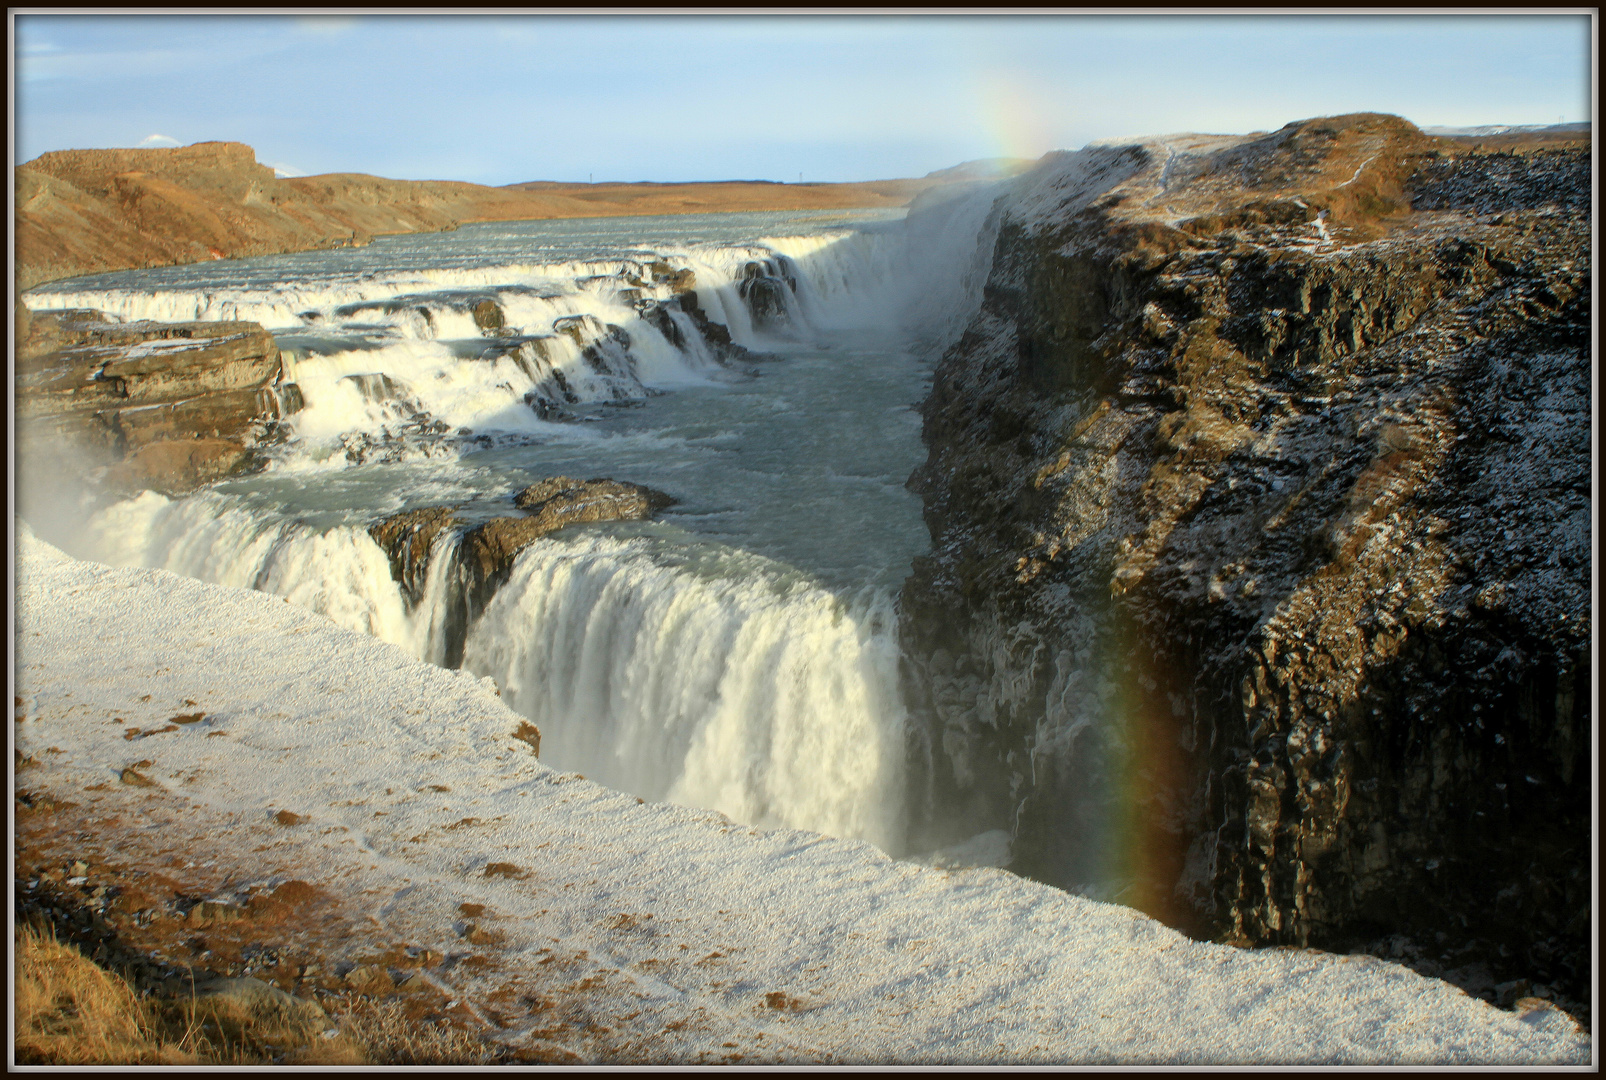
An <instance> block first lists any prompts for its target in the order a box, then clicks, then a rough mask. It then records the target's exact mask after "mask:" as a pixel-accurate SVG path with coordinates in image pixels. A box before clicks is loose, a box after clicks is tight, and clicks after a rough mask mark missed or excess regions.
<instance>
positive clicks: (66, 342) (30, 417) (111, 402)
mask: <svg viewBox="0 0 1606 1080" xmlns="http://www.w3.org/2000/svg"><path fill="white" fill-rule="evenodd" d="M29 326H30V329H29V336H28V339H27V340H26V341H25V342H24V343H23V345H22V346H21V347H20V348H19V349H18V351H17V379H16V388H17V420H18V432H17V434H18V440H19V444H18V448H19V454H20V455H21V456H22V457H23V458H25V459H26V458H30V457H31V458H39V459H44V458H47V457H48V458H54V459H61V458H63V457H65V459H66V460H68V461H69V462H72V463H74V464H75V465H76V466H77V469H78V470H79V471H83V472H86V473H95V475H96V476H97V477H98V479H99V481H100V482H101V483H102V484H104V485H106V486H108V487H109V488H112V489H114V490H118V491H129V490H139V489H142V488H152V489H155V490H159V491H164V492H167V493H170V494H175V493H182V492H186V491H190V490H193V489H194V488H195V487H198V486H200V485H202V484H207V483H211V482H213V481H216V480H219V479H223V478H225V477H228V476H232V475H236V474H238V473H240V472H242V471H246V470H250V469H254V468H258V467H260V465H261V460H260V459H259V457H258V456H257V455H256V454H255V453H254V451H253V448H254V446H255V445H256V443H257V442H258V440H259V438H260V437H261V436H262V435H263V434H264V432H265V430H266V428H267V427H268V426H271V424H272V423H273V422H274V421H276V420H277V419H279V418H280V417H282V416H284V415H287V414H288V413H289V412H291V411H293V410H294V408H295V403H296V399H297V398H298V397H299V395H281V394H279V393H278V391H277V388H276V384H277V383H278V381H279V380H280V378H281V376H282V368H281V365H280V359H279V350H278V347H277V346H276V345H275V344H274V341H273V337H272V335H271V334H269V333H268V332H267V331H266V330H264V329H263V328H262V327H260V326H258V325H257V324H255V323H244V322H192V323H156V322H130V323H122V322H116V321H113V320H112V319H111V318H110V317H109V316H107V315H105V314H104V313H102V312H88V311H81V310H74V311H42V312H37V313H34V314H33V315H32V316H31V317H30V319H29ZM95 470H99V472H98V473H96V472H95Z"/></svg>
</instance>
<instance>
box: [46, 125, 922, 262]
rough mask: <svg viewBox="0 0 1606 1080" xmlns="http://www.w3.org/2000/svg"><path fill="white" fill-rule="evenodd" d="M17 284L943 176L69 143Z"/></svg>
mask: <svg viewBox="0 0 1606 1080" xmlns="http://www.w3.org/2000/svg"><path fill="white" fill-rule="evenodd" d="M15 176H16V203H15V222H16V247H15V259H16V271H17V288H18V289H19V290H22V289H29V288H32V287H33V286H35V285H39V284H41V283H43V282H46V281H54V280H57V279H60V278H66V277H77V276H79V275H82V274H92V273H100V272H103V271H108V270H124V269H130V268H134V267H144V266H169V265H174V264H179V263H191V262H199V261H202V260H206V259H212V258H239V257H244V256H251V255H268V254H277V253H280V252H286V251H305V250H308V249H312V248H323V247H337V246H342V245H348V244H363V243H366V242H367V241H368V239H369V238H371V237H374V236H378V235H382V234H387V233H413V232H433V231H437V230H441V229H451V228H455V227H456V226H458V225H459V224H463V223H467V222H475V221H520V220H529V219H539V218H576V217H613V216H621V215H631V214H684V213H710V212H718V211H731V210H814V209H830V210H837V209H849V208H860V207H888V206H902V205H904V204H906V203H908V202H909V201H910V200H911V199H912V198H913V197H914V196H915V195H916V194H918V193H919V192H920V191H922V190H923V189H925V188H928V187H931V186H932V185H933V183H940V182H941V181H940V180H933V179H931V178H926V179H919V180H881V181H874V182H871V183H863V184H777V183H773V182H768V181H763V182H761V181H724V182H717V183H697V184H645V183H643V184H559V183H547V182H541V181H537V182H533V183H526V184H513V185H510V186H508V187H487V186H484V185H480V184H467V183H461V182H457V181H449V180H387V179H384V178H382V177H378V176H367V175H363V174H360V173H329V174H325V175H322V176H302V177H279V176H276V175H274V171H273V169H271V168H269V167H268V166H266V165H262V164H260V163H258V161H257V159H256V153H255V151H253V150H252V149H251V147H249V146H246V145H244V144H243V143H236V142H205V143H196V144H195V145H193V146H184V147H173V148H156V149H126V150H59V151H54V152H52V153H48V154H42V155H40V156H39V157H37V158H35V159H34V160H32V161H29V162H26V163H24V164H22V165H18V166H17V167H16V170H15Z"/></svg>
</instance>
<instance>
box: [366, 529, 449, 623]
mask: <svg viewBox="0 0 1606 1080" xmlns="http://www.w3.org/2000/svg"><path fill="white" fill-rule="evenodd" d="M457 524H458V519H457V517H456V515H455V513H454V512H453V510H452V508H451V507H448V506H427V507H424V508H422V509H419V510H406V511H403V512H402V513H400V514H393V515H391V516H390V517H388V518H386V519H385V520H384V521H381V522H379V523H378V524H377V525H371V526H369V528H368V535H370V536H372V537H373V538H374V542H375V543H376V544H378V545H379V546H380V547H382V548H384V549H385V552H386V553H387V554H388V555H389V556H390V573H391V576H392V577H393V578H395V579H396V581H397V582H399V583H400V584H401V586H402V588H403V589H404V590H405V591H406V593H407V596H408V598H409V599H410V600H411V601H412V602H413V603H415V604H416V603H417V602H418V601H419V600H420V599H421V598H422V597H423V593H424V581H425V579H426V577H427V575H428V573H429V553H430V550H431V548H432V547H433V546H434V543H435V537H437V536H438V535H440V533H441V531H442V530H443V529H450V528H453V527H455V526H456V525H457Z"/></svg>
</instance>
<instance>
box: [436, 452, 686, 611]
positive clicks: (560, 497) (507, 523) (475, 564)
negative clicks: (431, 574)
mask: <svg viewBox="0 0 1606 1080" xmlns="http://www.w3.org/2000/svg"><path fill="white" fill-rule="evenodd" d="M674 502H675V500H674V498H672V497H671V496H669V495H666V494H664V493H663V492H661V491H657V490H655V489H653V488H649V487H643V486H642V485H640V484H629V483H624V482H621V481H618V480H607V479H596V480H575V479H572V478H570V477H567V476H554V477H551V478H549V479H546V480H542V481H540V482H539V483H536V484H531V485H530V486H529V487H527V488H525V489H524V490H523V491H521V492H519V493H518V494H517V495H515V496H514V497H513V504H514V505H515V506H517V507H518V508H519V509H521V510H523V511H524V512H525V514H526V515H527V516H526V517H518V518H512V517H503V518H495V519H493V520H491V521H487V522H485V523H484V524H483V525H476V526H475V527H474V528H472V529H469V530H468V531H467V532H465V533H464V534H463V545H462V549H461V551H460V554H459V559H460V561H461V564H462V568H463V572H464V574H465V581H466V583H467V593H468V597H469V607H470V610H471V612H478V611H480V610H482V609H483V608H484V606H485V603H486V602H487V601H488V600H489V599H490V596H491V594H492V593H493V592H495V591H496V587H497V586H498V585H500V584H501V583H502V582H503V581H505V580H506V579H507V574H508V571H509V570H510V569H511V568H512V566H513V559H514V557H515V556H517V555H518V553H519V552H520V551H522V550H524V548H525V546H526V545H528V544H530V543H531V542H533V541H535V540H539V539H540V538H541V537H543V536H546V535H548V534H549V533H554V532H557V531H558V530H559V529H561V528H564V527H565V526H567V525H580V524H585V523H587V522H596V521H646V520H647V519H649V518H651V517H652V516H653V515H654V514H656V513H657V512H658V511H659V510H662V509H664V508H665V507H668V506H672V505H674Z"/></svg>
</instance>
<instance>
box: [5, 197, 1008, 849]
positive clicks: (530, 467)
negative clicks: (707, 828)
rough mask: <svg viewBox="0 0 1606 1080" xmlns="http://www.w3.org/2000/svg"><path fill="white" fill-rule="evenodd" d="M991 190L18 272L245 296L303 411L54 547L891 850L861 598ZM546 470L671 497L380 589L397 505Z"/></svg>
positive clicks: (586, 755) (523, 480) (140, 305)
mask: <svg viewBox="0 0 1606 1080" xmlns="http://www.w3.org/2000/svg"><path fill="white" fill-rule="evenodd" d="M993 194H995V193H994V192H989V191H972V192H968V193H962V194H960V195H958V197H951V198H949V199H948V200H947V201H946V202H942V203H940V204H939V205H937V206H936V208H935V209H934V210H931V211H929V212H925V213H920V212H917V213H914V214H911V215H910V217H909V218H908V219H907V220H904V219H898V218H896V217H895V216H893V215H887V214H884V213H883V214H880V215H876V214H865V215H860V216H859V220H856V221H843V220H842V216H841V215H838V216H837V220H836V221H830V220H823V221H822V220H818V215H816V216H815V220H810V219H809V218H807V217H804V216H802V215H776V214H734V215H710V216H706V217H701V218H664V219H635V220H633V221H621V220H620V219H609V220H606V221H593V222H572V221H566V222H526V223H513V224H497V225H483V226H465V227H463V228H462V229H460V230H459V231H457V232H454V233H448V234H441V235H435V236H412V237H389V238H381V239H380V240H377V241H375V242H374V243H373V244H372V245H371V246H369V247H367V248H363V249H360V250H355V251H336V252H319V253H304V254H300V255H292V256H279V257H273V258H264V259H254V260H244V261H240V262H237V263H232V264H231V263H222V262H215V263H211V264H204V265H201V266H196V267H176V268H169V269H166V270H161V271H136V272H127V273H123V274H112V275H102V276H100V277H98V278H93V279H79V280H78V281H74V282H67V283H59V284H57V285H54V286H49V287H46V288H44V289H40V290H35V292H33V293H31V294H29V296H28V297H27V298H26V299H27V302H28V303H29V305H30V307H33V308H35V309H41V308H47V307H51V308H61V307H94V308H99V309H101V310H104V311H108V312H111V313H113V314H116V315H119V316H121V317H123V318H130V319H132V318H154V319H163V320H176V319H193V318H244V319H252V320H257V321H261V322H263V323H264V324H265V325H267V326H268V327H269V328H270V329H271V330H273V332H274V334H275V336H276V337H277V338H278V340H279V342H280V345H281V349H282V350H283V352H284V355H285V361H286V362H285V381H286V382H287V383H293V384H294V390H293V391H291V390H289V389H288V388H287V387H286V388H281V393H282V394H284V393H294V394H295V395H296V396H297V397H298V399H299V400H300V401H301V402H304V407H303V408H302V409H301V411H300V412H299V413H297V414H295V416H294V417H293V418H292V421H291V430H290V432H289V434H290V437H289V439H288V440H287V442H286V443H285V444H284V445H283V446H282V447H280V448H279V449H278V450H277V451H276V456H275V458H274V460H273V462H272V464H271V465H270V467H269V469H268V470H267V471H266V472H264V473H262V474H260V475H258V476H255V477H251V478H249V479H245V480H239V481H233V482H229V483H225V484H221V485H217V486H215V487H214V488H212V489H209V490H206V491H203V492H200V493H197V494H195V495H193V496H190V497H188V498H183V499H170V498H166V497H164V496H161V495H157V494H154V493H146V494H144V495H141V496H139V497H138V498H135V499H130V500H126V501H123V502H120V503H117V504H114V505H112V506H109V507H107V508H104V509H102V510H101V511H99V512H98V513H96V514H95V515H94V516H93V517H92V518H91V520H90V521H89V522H88V524H87V526H86V527H85V528H84V529H83V530H82V531H81V532H80V533H78V534H77V535H71V536H58V537H54V538H52V539H54V540H56V542H58V543H60V544H61V545H62V546H64V547H66V548H68V549H69V550H72V551H73V552H74V553H75V554H78V555H80V556H82V557H88V558H95V559H99V560H102V561H106V562H110V563H114V564H120V565H140V566H153V567H163V568H166V569H169V570H173V571H175V572H178V573H181V574H185V575H188V576H192V577H196V578H200V579H202V580H207V581H211V582H215V583H219V584H224V585H232V586H237V587H242V588H252V589H259V590H264V591H268V592H272V593H276V594H278V595H282V596H284V597H286V598H287V599H288V600H290V601H292V602H294V603H297V604H300V605H303V606H305V607H308V608H311V609H313V610H316V611H319V612H322V613H324V614H326V615H327V616H329V617H330V618H331V619H333V620H334V621H335V622H337V623H339V624H341V625H343V626H345V627H348V628H350V629H353V630H357V631H361V632H364V633H368V634H372V635H375V636H377V637H379V638H382V639H384V640H386V641H390V642H393V643H395V644H397V645H400V646H402V647H404V648H406V649H408V650H409V651H411V652H413V653H414V654H415V655H418V656H420V657H422V658H424V659H427V660H431V661H433V662H436V663H442V662H445V661H447V660H449V659H451V658H452V649H451V648H450V647H449V639H450V638H451V637H452V635H453V633H454V632H455V633H456V634H457V646H456V647H457V648H460V650H461V657H462V664H463V666H464V667H465V668H466V669H468V670H470V671H472V672H474V673H475V674H478V675H481V676H489V677H491V678H493V679H495V681H496V683H497V685H498V686H499V687H500V688H501V689H502V692H503V694H504V697H505V698H506V700H507V701H508V703H509V705H510V706H512V707H513V708H514V709H516V710H517V711H519V712H521V713H523V714H524V715H526V716H529V717H530V718H531V719H533V720H534V721H535V722H536V723H537V724H538V725H539V726H540V727H541V729H542V731H543V742H542V754H543V757H544V758H545V759H546V760H548V761H549V762H551V763H553V764H555V765H557V766H559V767H562V768H568V769H574V770H578V771H581V772H583V773H585V774H586V775H587V776H589V777H591V778H593V779H596V780H600V781H602V782H604V783H607V784H610V785H612V786H615V787H619V788H622V789H625V790H629V791H633V792H635V793H637V794H640V795H642V796H643V797H646V798H653V799H667V800H671V801H675V802H680V803H685V804H690V805H698V806H705V807H709V808H713V809H718V810H721V811H723V812H725V813H727V814H729V815H731V816H732V817H734V818H737V819H738V820H742V821H745V822H748V823H751V824H754V825H757V826H761V827H762V826H776V825H788V826H794V827H801V828H811V829H817V830H820V831H824V832H829V833H833V834H836V835H843V836H851V837H858V838H863V839H866V840H869V841H871V842H873V843H875V844H877V845H879V846H881V847H882V848H883V849H885V850H888V851H890V852H894V853H897V851H898V849H899V848H900V847H901V845H902V839H901V837H902V827H901V821H900V815H901V812H902V806H903V799H902V790H901V775H902V761H903V754H904V744H903V730H902V729H903V722H904V714H903V707H902V704H901V701H900V699H899V693H898V684H897V668H898V650H897V641H896V619H895V618H894V617H893V597H894V590H895V589H896V587H897V584H898V583H899V582H900V581H901V579H902V578H903V577H904V576H905V574H906V573H907V571H908V566H909V559H910V558H911V557H913V556H914V555H916V554H918V553H919V552H920V551H922V550H923V549H924V547H925V544H926V542H927V538H926V534H925V530H924V528H923V526H922V524H921V521H920V516H919V503H918V500H917V499H915V498H914V496H912V495H910V494H909V493H908V492H907V491H906V490H904V488H903V480H904V478H905V477H906V476H907V475H908V474H909V472H910V470H911V469H912V468H913V466H914V465H915V464H916V463H917V461H918V458H919V457H920V455H921V453H922V450H921V447H920V444H919V440H918V430H919V422H918V417H917V415H916V414H915V413H914V412H913V406H914V405H916V404H917V403H918V401H919V400H920V398H921V397H922V396H923V393H924V386H925V381H926V379H927V377H928V372H929V368H930V362H931V359H932V357H931V356H930V352H929V349H930V346H931V345H932V344H933V343H934V342H940V341H941V340H942V338H943V337H944V335H951V333H952V330H953V329H954V328H957V326H959V325H961V324H962V321H963V318H964V317H965V316H966V315H968V313H969V311H973V310H974V307H975V304H976V303H977V302H978V300H979V297H978V293H979V281H980V278H979V276H978V275H977V274H976V273H975V272H974V268H975V266H976V265H978V263H980V264H982V265H984V264H985V257H986V253H987V249H988V248H990V236H989V234H988V231H987V229H986V228H985V227H984V226H985V223H986V218H987V213H988V209H989V207H990V205H991V202H992V196H993ZM978 253H979V254H978ZM907 315H912V320H911V319H907V318H906V316H907ZM911 321H912V322H913V324H915V325H914V326H912V327H911V326H910V325H909V324H910V322H911ZM912 341H918V343H919V344H920V345H921V346H924V351H922V349H921V348H917V347H916V345H914V344H911V342H912ZM756 350H761V351H762V352H761V353H759V354H757V355H755V352H754V351H756ZM764 360H776V361H777V362H774V363H766V362H762V361H764ZM666 391H672V392H669V393H666ZM620 406H627V407H620ZM559 474H563V475H571V476H583V477H584V476H611V477H615V478H618V479H623V480H629V481H632V482H636V483H642V484H648V485H651V486H653V487H656V488H659V489H661V490H664V491H667V492H669V493H670V494H671V495H673V496H675V497H676V498H677V499H678V500H679V502H678V505H676V506H675V507H674V508H673V509H672V510H671V511H670V512H669V513H667V514H666V515H664V516H663V517H661V518H660V519H659V520H657V521H653V522H635V523H629V524H625V523H616V524H612V525H591V526H583V527H579V528H572V529H569V530H565V531H564V532H561V533H558V534H555V535H552V536H549V537H546V538H545V539H542V540H539V541H536V542H535V543H534V544H532V545H530V546H529V547H527V548H525V549H524V550H523V551H522V552H521V553H520V555H519V556H518V558H517V559H516V561H515V562H514V564H513V566H512V569H511V571H510V572H509V574H508V576H507V580H506V581H505V582H504V583H502V584H501V585H500V587H499V588H498V589H497V590H496V592H495V593H494V594H493V595H492V596H491V597H490V598H489V600H488V601H487V602H486V603H485V604H484V608H483V610H479V611H473V612H472V615H473V618H472V621H471V622H470V623H469V624H468V625H467V626H457V627H455V629H454V626H453V619H454V617H457V616H454V612H460V611H462V610H464V608H463V593H462V590H463V588H464V586H463V580H462V574H461V573H460V572H458V569H457V567H458V563H457V554H458V552H457V548H458V544H459V540H460V533H458V532H453V531H446V532H443V533H442V534H441V535H440V536H438V537H437V538H436V540H435V544H434V548H433V550H432V553H431V557H430V560H429V564H428V568H427V570H426V571H425V574H424V579H423V581H422V586H421V588H420V589H418V590H417V591H416V593H414V594H413V595H409V594H408V593H407V592H406V591H404V590H403V589H402V587H401V586H400V584H399V583H398V582H397V581H396V580H395V578H394V577H393V573H392V565H391V562H390V558H389V555H388V553H387V552H386V551H385V550H384V549H382V548H381V547H380V545H379V544H378V543H376V542H375V540H374V539H373V538H372V537H371V536H370V534H369V532H368V527H369V526H370V525H371V524H373V523H374V522H376V521H378V520H380V519H382V518H384V517H386V516H387V515H390V514H393V513H396V512H398V511H401V510H405V509H411V508H414V507H424V506H451V507H454V508H456V513H457V515H458V517H459V519H460V521H462V522H463V523H465V524H472V523H474V522H476V521H483V520H486V519H488V518H491V517H496V516H512V515H515V514H516V513H517V512H516V511H515V510H513V508H512V507H511V504H510V503H509V501H508V499H509V496H510V495H511V494H512V493H514V492H516V491H518V490H519V489H521V488H522V487H523V486H525V485H527V484H529V483H531V482H533V481H535V480H538V479H541V478H543V477H546V476H550V475H559Z"/></svg>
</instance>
